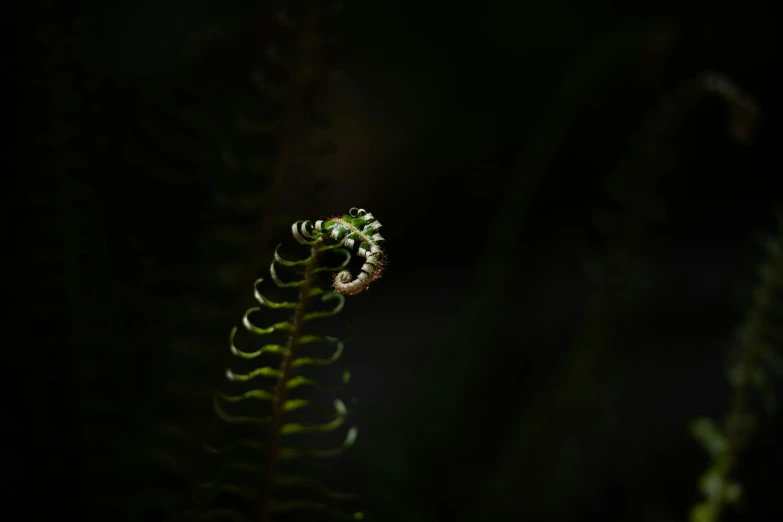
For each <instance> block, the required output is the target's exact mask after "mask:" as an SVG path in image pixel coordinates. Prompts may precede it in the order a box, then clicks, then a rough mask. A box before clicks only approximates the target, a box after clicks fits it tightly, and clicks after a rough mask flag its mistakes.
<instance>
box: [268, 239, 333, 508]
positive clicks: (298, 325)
mask: <svg viewBox="0 0 783 522" xmlns="http://www.w3.org/2000/svg"><path fill="white" fill-rule="evenodd" d="M320 246H321V241H318V242H316V243H315V244H314V245H313V246H312V247H311V248H310V258H309V261H308V263H307V264H306V265H305V273H304V283H303V284H302V286H300V291H299V303H298V305H297V307H296V310H295V311H294V315H293V317H292V319H291V324H293V329H292V330H291V333H290V334H289V336H288V341H287V342H286V348H287V350H286V353H285V355H284V356H283V360H282V362H281V363H280V370H281V371H282V372H283V373H282V375H281V376H280V377H278V379H277V384H276V385H275V400H274V406H273V407H272V419H271V423H270V427H269V439H268V450H267V464H266V473H265V476H264V484H263V490H262V497H261V522H269V521H270V504H271V501H272V486H273V483H274V475H275V471H276V469H277V456H278V447H279V442H280V429H281V427H282V425H283V408H284V406H285V401H286V397H287V390H286V387H287V385H288V382H289V381H290V380H291V377H293V365H292V364H291V362H292V361H293V360H294V359H295V358H296V352H297V349H298V348H299V344H300V339H301V336H302V329H303V327H304V323H305V314H306V313H307V304H308V301H309V297H310V293H311V291H312V289H313V287H314V285H315V279H316V278H315V276H316V272H315V269H316V268H317V267H318V255H319V253H320V252H319V247H320Z"/></svg>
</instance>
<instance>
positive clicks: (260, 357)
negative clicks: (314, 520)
mask: <svg viewBox="0 0 783 522" xmlns="http://www.w3.org/2000/svg"><path fill="white" fill-rule="evenodd" d="M380 227H381V225H380V223H379V222H378V221H377V220H376V219H375V218H374V217H373V216H372V214H370V213H369V212H367V211H365V210H364V209H359V208H352V209H351V210H350V211H349V213H348V214H346V215H343V216H342V217H334V218H330V219H327V220H319V221H316V222H315V224H313V223H312V222H310V221H297V222H296V223H294V224H293V225H292V227H291V232H292V235H293V237H294V239H295V240H296V241H297V242H298V243H299V244H301V245H304V246H306V247H308V249H309V255H308V256H307V257H305V258H304V259H299V260H288V259H285V258H284V257H283V256H282V255H281V254H280V245H279V246H278V247H277V248H276V249H275V253H274V259H273V261H272V263H271V265H270V268H269V274H270V278H271V280H272V282H273V283H274V284H275V285H276V286H277V287H278V288H281V289H297V290H298V299H297V300H290V301H289V300H273V299H270V298H269V297H267V296H266V295H265V294H264V293H262V291H261V290H260V289H259V284H260V283H261V282H262V281H263V280H262V279H259V280H257V281H256V284H255V285H254V297H255V300H256V301H257V302H258V304H259V306H256V307H253V308H250V309H248V310H247V311H246V312H245V314H244V317H243V320H242V324H243V326H244V330H246V332H248V333H249V334H251V335H253V336H260V337H262V338H265V339H269V341H267V342H265V343H264V344H263V345H262V346H260V347H259V348H257V349H242V348H239V347H238V346H237V335H238V332H239V328H236V327H235V328H233V329H232V330H231V334H230V348H231V353H232V354H233V355H234V356H235V358H236V359H237V366H239V367H240V368H238V369H237V368H234V367H232V368H229V369H228V370H226V377H227V378H228V380H229V381H231V382H232V383H236V384H237V385H240V386H244V387H245V388H244V389H243V390H242V391H240V392H237V393H221V394H218V395H217V396H216V397H215V400H214V407H215V411H216V413H217V415H218V417H220V418H221V419H222V420H223V421H225V422H226V423H228V424H229V425H232V426H240V427H241V426H244V427H250V428H251V429H252V428H253V427H256V429H257V427H259V426H260V427H263V428H265V429H266V431H267V436H266V438H265V439H263V440H259V439H258V438H257V436H252V435H251V436H246V435H242V436H239V437H235V438H233V440H231V441H230V442H229V443H228V444H227V445H224V446H222V447H219V448H217V447H207V449H208V451H209V452H210V453H212V454H215V455H218V456H220V458H221V467H220V471H219V473H218V478H217V479H216V480H214V481H211V482H208V483H205V484H202V485H201V486H200V487H199V489H198V490H197V493H198V496H199V498H207V499H210V500H212V501H213V502H212V504H213V506H212V507H213V509H211V510H209V511H208V512H206V513H203V514H202V516H201V519H202V520H203V519H205V518H217V519H223V520H228V519H231V520H240V519H243V517H245V514H244V510H243V509H226V507H225V506H222V505H221V506H215V502H214V501H215V499H216V498H217V496H218V495H220V494H223V495H226V494H227V495H230V496H233V497H236V498H240V499H245V500H248V501H250V502H251V504H253V505H254V506H255V507H252V508H249V509H251V510H252V511H253V512H255V513H259V512H260V514H261V520H262V521H268V520H270V517H271V516H273V515H275V514H278V513H290V512H296V511H303V510H307V511H317V512H320V513H322V514H326V515H327V516H329V517H330V518H343V519H345V518H347V519H353V520H358V519H361V518H363V517H364V515H363V513H362V512H361V511H358V510H356V509H354V508H353V507H352V506H355V502H356V500H357V499H356V496H355V495H351V494H346V493H340V492H335V491H332V490H331V489H329V488H328V487H326V486H325V485H323V484H322V483H321V482H319V481H317V480H315V479H314V478H312V477H310V476H308V475H303V474H301V471H299V470H297V472H296V473H288V470H285V469H281V468H282V467H283V466H284V465H285V464H286V463H287V462H289V461H298V460H301V459H308V458H316V459H323V458H330V457H333V456H336V455H338V454H339V453H341V452H343V451H344V450H345V449H347V448H349V447H350V446H351V445H352V444H353V443H354V441H355V439H356V435H357V429H356V427H355V426H351V427H349V428H348V430H347V432H346V433H345V435H344V437H343V442H342V443H341V444H338V445H337V446H336V447H326V448H311V447H307V446H306V445H304V444H294V443H288V442H287V441H288V440H290V438H291V437H292V436H293V437H294V438H295V437H296V436H297V435H301V434H320V433H329V432H333V431H336V430H339V429H340V428H342V427H343V426H344V425H345V423H346V419H347V418H348V416H349V410H348V408H347V406H346V405H345V403H343V401H342V400H340V399H333V400H332V401H331V403H332V407H331V408H326V407H324V406H322V405H320V401H319V400H318V399H319V398H320V396H321V395H322V394H325V393H328V392H330V391H336V390H339V389H341V387H342V385H344V384H346V383H347V381H348V379H349V377H350V374H349V373H348V372H347V370H344V371H343V373H342V379H341V381H342V382H341V383H340V384H339V385H337V386H327V385H324V384H322V383H321V381H320V380H319V379H318V378H317V377H315V376H313V375H312V374H308V373H306V372H307V369H308V368H313V367H328V366H330V365H333V364H335V363H337V362H338V361H339V359H340V357H341V355H342V353H343V350H344V343H343V341H342V340H341V339H339V338H337V337H333V336H329V335H321V334H320V333H319V334H316V333H314V332H313V327H312V326H311V323H312V322H313V321H316V320H318V319H325V318H329V317H333V316H335V315H337V314H339V313H340V312H341V311H342V309H343V306H344V302H345V297H344V294H347V295H352V294H356V293H359V292H361V291H362V290H364V289H366V288H367V286H368V285H369V284H370V283H371V282H372V281H374V280H375V279H378V277H379V275H380V270H381V268H382V264H383V255H384V254H383V250H382V248H381V242H383V238H382V237H381V236H380V234H378V233H377V232H376V231H377V230H378V229H379V228H380ZM354 246H357V247H358V251H357V253H358V255H359V256H360V257H363V258H365V259H366V261H365V263H364V264H363V266H362V268H361V272H360V274H359V275H358V276H357V277H356V278H353V277H352V275H351V273H350V272H349V271H348V270H347V267H348V264H349V262H350V260H351V249H352V248H353V247H354ZM333 258H337V259H340V260H341V262H340V261H337V262H334V263H332V262H331V261H330V259H333ZM280 267H283V270H284V271H286V272H295V273H297V274H298V276H299V277H298V278H295V279H293V280H290V281H289V280H288V278H287V277H285V276H283V275H282V271H283V270H281V268H280ZM323 272H337V275H336V276H335V277H334V279H333V281H332V284H333V287H334V288H333V290H334V291H332V290H329V289H324V288H322V286H321V277H320V275H321V273H323ZM262 309H267V310H280V311H286V310H290V311H291V315H290V316H289V318H288V319H287V320H284V321H278V322H273V323H272V324H271V325H268V326H259V325H258V324H257V323H256V322H254V321H253V317H254V316H255V315H257V314H259V313H260V312H261V311H262ZM274 336H277V338H274ZM319 345H320V346H322V347H325V348H326V349H328V350H329V353H328V355H325V356H323V355H318V354H317V353H316V348H315V347H317V346H319ZM269 358H276V359H277V360H279V364H278V365H275V364H270V363H267V362H261V361H267V360H269ZM267 379H273V380H274V381H275V385H274V386H271V387H269V386H266V385H265V384H264V381H265V380H267ZM248 387H249V388H250V389H247V388H248ZM308 389H309V390H310V393H309V394H308V391H307V390H308ZM313 391H314V392H315V393H314V394H313V393H312V392H313ZM259 402H261V403H263V404H266V405H267V408H266V411H265V412H262V414H261V415H259V412H258V411H255V410H257V409H258V408H257V406H254V407H253V408H252V409H253V410H254V411H253V412H252V413H251V414H248V413H247V412H239V411H233V410H232V408H240V407H242V406H249V405H251V404H256V405H257V404H258V403H259ZM302 411H315V412H316V414H318V415H321V416H323V417H325V418H326V420H325V421H324V422H321V423H309V422H303V421H301V420H299V419H292V418H291V416H296V415H297V414H298V413H299V412H302ZM264 456H265V457H264ZM255 476H258V477H260V478H261V484H262V487H261V488H260V490H259V488H258V487H257V485H256V484H257V483H254V482H252V481H251V482H248V481H247V478H248V477H255ZM251 480H252V479H251Z"/></svg>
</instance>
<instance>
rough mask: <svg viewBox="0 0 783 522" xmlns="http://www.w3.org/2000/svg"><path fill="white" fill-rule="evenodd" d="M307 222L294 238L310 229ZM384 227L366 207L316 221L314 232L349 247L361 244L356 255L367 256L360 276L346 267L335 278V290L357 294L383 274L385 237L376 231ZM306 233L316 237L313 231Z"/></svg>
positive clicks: (346, 293)
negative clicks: (311, 233)
mask: <svg viewBox="0 0 783 522" xmlns="http://www.w3.org/2000/svg"><path fill="white" fill-rule="evenodd" d="M304 225H305V224H304V223H303V224H302V226H301V228H300V229H299V230H296V231H295V237H296V236H297V235H299V236H300V237H301V236H302V235H304V234H303V233H304V232H307V230H306V228H305V226H304ZM381 226H382V225H381V223H380V222H379V221H378V220H377V219H375V217H373V215H372V214H370V213H369V212H367V211H366V210H364V209H363V208H356V207H354V208H352V209H351V210H349V211H348V214H347V215H344V216H342V217H334V218H331V219H329V220H326V221H324V220H319V221H316V222H315V226H314V229H315V232H317V233H320V234H323V235H328V236H329V237H331V238H332V239H334V240H335V241H340V242H341V243H342V244H343V245H345V246H346V247H347V248H349V249H352V248H353V247H354V245H357V244H358V249H357V251H356V253H357V255H359V256H360V257H363V258H365V259H366V261H365V263H364V264H363V265H362V268H361V271H360V272H359V275H358V276H356V277H355V278H354V277H353V275H352V274H351V272H350V270H343V271H341V272H339V273H338V274H337V275H336V276H335V277H334V281H333V287H334V289H335V291H336V292H339V293H341V294H345V295H355V294H358V293H360V292H362V291H364V290H365V289H366V288H367V287H368V286H370V283H372V282H373V281H375V280H376V279H378V278H379V277H380V276H381V271H382V269H383V264H384V257H385V254H384V251H383V248H382V247H381V244H382V243H383V241H384V239H383V236H381V235H380V234H379V233H377V230H378V229H380V228H381ZM295 227H296V225H295ZM307 236H309V237H313V236H312V235H310V234H307ZM305 237H306V236H305ZM302 239H304V238H302ZM297 240H298V239H297Z"/></svg>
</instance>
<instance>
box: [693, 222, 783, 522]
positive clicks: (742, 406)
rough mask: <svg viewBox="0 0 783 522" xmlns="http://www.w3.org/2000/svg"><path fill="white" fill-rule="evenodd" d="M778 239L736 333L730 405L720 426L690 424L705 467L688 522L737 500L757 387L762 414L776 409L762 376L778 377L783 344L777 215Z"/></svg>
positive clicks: (782, 265)
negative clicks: (738, 477) (736, 355)
mask: <svg viewBox="0 0 783 522" xmlns="http://www.w3.org/2000/svg"><path fill="white" fill-rule="evenodd" d="M778 221H779V223H778V228H779V230H778V234H777V235H778V237H777V238H770V239H769V241H768V242H767V244H766V250H767V259H766V260H765V261H764V262H763V263H762V264H761V266H760V267H759V269H758V273H759V276H760V280H759V282H758V284H757V286H756V288H755V290H754V293H753V302H752V305H751V308H750V311H749V312H748V314H747V317H746V318H745V320H744V321H743V323H742V324H741V325H740V327H739V328H738V330H737V344H738V345H739V352H740V358H739V360H738V361H736V362H735V363H734V364H733V365H732V366H731V368H730V371H729V381H730V383H731V386H732V388H733V389H734V399H733V405H732V407H731V409H730V410H729V412H728V414H727V415H726V417H725V419H724V422H723V426H717V425H716V424H715V423H714V422H713V421H712V420H711V419H708V418H700V419H697V420H695V421H694V422H693V423H692V425H691V430H692V433H693V435H694V436H695V437H696V438H697V439H698V440H699V442H701V444H702V446H703V447H704V449H705V450H706V451H707V453H708V454H709V455H710V458H711V464H710V467H709V469H708V470H707V471H706V472H705V473H704V474H703V475H702V477H701V479H700V483H699V486H700V489H701V491H702V493H703V494H704V499H703V500H702V501H701V502H699V503H698V504H696V505H695V506H694V507H693V509H692V510H691V516H690V520H691V522H716V521H717V520H719V519H720V518H721V514H722V513H723V512H724V511H725V509H726V506H728V505H731V504H734V503H736V502H737V501H738V500H739V498H740V496H741V491H742V490H741V487H740V485H739V484H738V483H737V482H735V481H734V480H732V479H731V475H732V474H733V472H734V469H735V467H736V465H737V460H738V458H739V456H740V454H741V453H742V451H743V450H744V448H745V447H746V445H747V443H748V440H749V438H750V436H751V435H752V433H753V428H754V424H755V419H754V415H753V413H752V407H751V404H750V401H751V398H752V397H751V392H752V391H753V388H757V389H758V391H759V392H760V395H761V399H762V401H763V402H764V405H765V406H766V410H767V413H769V414H772V413H773V412H774V411H775V409H776V403H775V397H774V394H773V392H772V390H771V389H770V384H769V381H768V378H767V375H768V374H769V373H770V372H776V373H778V374H779V375H780V374H783V360H782V359H781V352H780V347H779V346H777V347H776V346H775V345H776V344H777V345H779V344H780V343H781V341H783V331H782V330H781V324H783V321H781V319H780V315H781V310H783V215H781V216H780V217H779V220H778Z"/></svg>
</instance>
